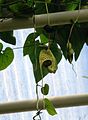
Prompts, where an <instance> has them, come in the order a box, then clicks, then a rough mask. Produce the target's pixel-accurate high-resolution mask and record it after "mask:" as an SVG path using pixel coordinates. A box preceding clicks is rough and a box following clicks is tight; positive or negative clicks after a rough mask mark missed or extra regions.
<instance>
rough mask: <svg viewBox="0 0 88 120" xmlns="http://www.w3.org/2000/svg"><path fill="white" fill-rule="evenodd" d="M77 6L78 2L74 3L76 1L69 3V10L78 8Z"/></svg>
mask: <svg viewBox="0 0 88 120" xmlns="http://www.w3.org/2000/svg"><path fill="white" fill-rule="evenodd" d="M77 6H78V4H74V3H72V4H68V5H67V10H69V11H70V10H75V9H76V8H77Z"/></svg>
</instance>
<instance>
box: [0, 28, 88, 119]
mask: <svg viewBox="0 0 88 120" xmlns="http://www.w3.org/2000/svg"><path fill="white" fill-rule="evenodd" d="M32 31H33V29H24V30H16V31H14V35H15V36H16V39H17V44H16V46H12V45H9V46H11V47H12V48H13V49H14V53H15V57H14V61H13V62H12V64H11V65H10V66H9V67H8V68H7V69H5V70H3V71H0V102H1V103H2V102H7V101H15V100H25V99H35V98H36V93H35V79H34V75H33V71H32V64H31V62H30V60H29V57H28V56H25V57H23V49H22V48H21V47H23V44H24V42H25V39H26V37H27V35H28V34H29V32H32ZM4 44H5V46H8V44H6V43H4ZM16 48H18V49H16ZM87 76H88V47H87V46H86V44H85V45H84V46H83V49H82V51H81V53H80V56H79V58H78V60H77V62H75V61H73V66H72V65H71V64H69V62H68V61H66V60H65V58H64V57H63V58H62V60H61V62H60V63H59V65H58V70H57V72H56V73H55V74H48V75H47V76H46V77H45V78H44V82H45V83H48V84H49V86H50V90H49V95H48V96H64V95H73V94H82V93H88V78H87ZM40 84H41V82H40ZM40 98H42V95H41V93H40ZM58 102H59V101H58ZM56 110H57V112H58V114H57V115H55V116H53V117H52V116H50V115H49V114H48V113H47V112H46V111H44V112H43V113H42V114H41V117H42V119H43V120H69V118H70V120H88V106H80V107H70V108H59V109H56ZM35 114H36V111H33V112H21V113H12V114H4V115H0V120H32V119H33V116H34V115H35Z"/></svg>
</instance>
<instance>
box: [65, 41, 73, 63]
mask: <svg viewBox="0 0 88 120" xmlns="http://www.w3.org/2000/svg"><path fill="white" fill-rule="evenodd" d="M73 53H74V50H73V48H72V44H71V43H70V42H69V41H68V43H67V59H68V61H69V62H70V63H72V60H73Z"/></svg>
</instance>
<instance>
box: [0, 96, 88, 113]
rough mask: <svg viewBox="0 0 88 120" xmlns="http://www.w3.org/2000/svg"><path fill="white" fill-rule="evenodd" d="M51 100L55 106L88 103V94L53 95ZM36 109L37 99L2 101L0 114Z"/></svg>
mask: <svg viewBox="0 0 88 120" xmlns="http://www.w3.org/2000/svg"><path fill="white" fill-rule="evenodd" d="M49 100H50V101H51V102H52V103H53V105H54V107H55V108H62V107H72V106H82V105H88V94H79V95H70V96H59V97H51V98H49ZM39 108H40V109H43V99H40V100H39ZM33 110H36V100H34V99H33V100H23V101H15V102H7V103H0V114H6V113H15V112H25V111H33Z"/></svg>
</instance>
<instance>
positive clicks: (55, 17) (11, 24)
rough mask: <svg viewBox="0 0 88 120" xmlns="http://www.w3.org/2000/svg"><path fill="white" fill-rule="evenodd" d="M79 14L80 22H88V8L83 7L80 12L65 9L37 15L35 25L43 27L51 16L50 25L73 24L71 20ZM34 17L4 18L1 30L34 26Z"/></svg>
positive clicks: (0, 23) (0, 24)
mask: <svg viewBox="0 0 88 120" xmlns="http://www.w3.org/2000/svg"><path fill="white" fill-rule="evenodd" d="M78 14H79V20H78V22H88V9H83V10H80V12H78V10H76V11H65V12H57V13H49V14H48V16H47V14H41V15H35V26H36V27H37V28H38V27H43V26H45V25H47V24H48V18H49V23H50V24H49V25H50V26H55V25H64V24H71V20H73V21H75V20H76V18H77V16H78ZM33 27H34V23H33V18H29V19H11V18H10V19H8V20H3V21H1V22H0V31H9V30H16V29H24V28H33Z"/></svg>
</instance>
